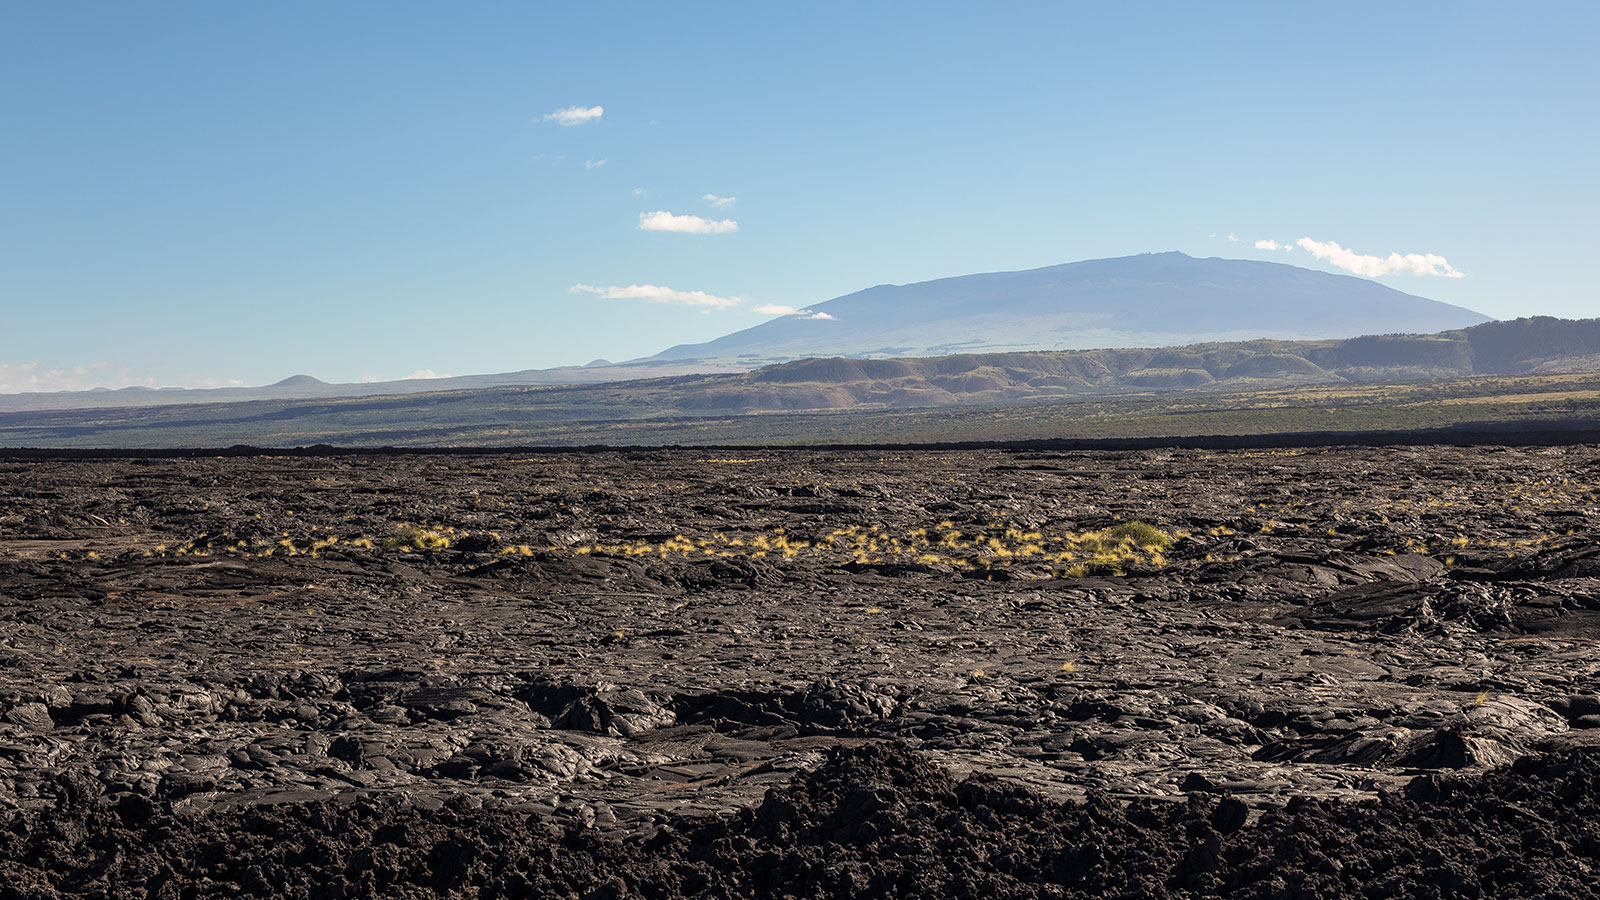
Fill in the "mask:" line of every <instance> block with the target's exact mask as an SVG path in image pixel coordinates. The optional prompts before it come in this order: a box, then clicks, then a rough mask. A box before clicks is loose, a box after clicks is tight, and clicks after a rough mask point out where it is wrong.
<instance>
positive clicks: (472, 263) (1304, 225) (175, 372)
mask: <svg viewBox="0 0 1600 900" xmlns="http://www.w3.org/2000/svg"><path fill="white" fill-rule="evenodd" d="M1597 24H1600V11H1596V10H1595V9H1593V8H1591V7H1587V6H1572V5H1561V4H1549V5H1532V6H1524V7H1517V8H1510V7H1504V6H1502V5H1497V4H1488V3H1465V4H1451V5H1439V6H1434V5H1429V6H1417V7H1407V8H1402V9H1400V10H1398V11H1397V10H1396V9H1395V8H1394V7H1392V6H1390V5H1386V4H1373V3H1368V4H1353V5H1348V6H1345V7H1341V8H1340V9H1339V11H1338V13H1337V15H1335V14H1331V13H1330V12H1329V11H1328V10H1327V9H1324V8H1304V9H1301V8H1295V7H1285V6H1283V5H1281V4H1241V5H1231V6H1229V7H1227V8H1224V9H1220V10H1219V9H1210V8H1205V9H1202V8H1198V7H1191V6H1189V5H1185V4H1152V5H1146V6H1141V7H1138V8H1127V7H1106V8H1092V9H1083V8H1070V7H1067V8H1063V7H1059V6H1056V5H1049V4H1016V5H1010V6H1006V7H1003V8H1001V9H998V10H996V9H985V10H982V11H979V10H975V9H971V8H962V7H955V6H949V7H944V6H940V7H916V8H913V9H910V10H909V11H908V10H906V9H901V8H892V7H857V6H853V5H852V6H846V5H842V4H834V5H829V4H822V5H811V6H808V7H806V8H805V9H803V10H794V11H790V10H774V9H762V8H752V9H740V8H733V9H727V8H717V9H710V8H696V9H689V10H684V9H678V8H672V9H667V8H660V7H655V6H650V5H633V4H610V5H606V6H603V7H593V6H589V7H583V8H581V9H580V8H576V7H574V8H569V9H560V10H555V11H551V10H547V9H543V8H535V7H525V6H521V5H515V4H503V5H502V4H488V5H482V6H474V7H470V8H464V9H458V8H446V7H443V6H428V5H411V6H406V7H394V6H392V5H387V4H378V3H350V4H342V5H339V6H337V7H327V6H325V5H321V4H310V3H293V2H292V3H284V4H275V5H272V6H270V7H218V6H214V5H209V4H203V3H188V2H184V3H179V2H159V3H152V4H148V5H142V6H139V7H117V6H102V7H95V8H92V9H91V8H88V7H82V6H68V5H33V6H27V7H20V8H17V9H14V10H12V11H11V13H10V15H9V16H8V18H7V28H6V29H5V31H4V34H3V35H0V50H3V52H0V72H3V73H4V74H5V75H6V76H7V81H8V83H10V84H13V85H18V86H22V87H21V88H20V89H18V90H15V91H13V92H12V93H11V94H10V95H9V96H8V97H7V100H6V106H5V112H6V115H5V117H4V120H3V124H0V129H3V130H4V134H5V137H6V138H7V139H6V140H5V142H4V146H5V150H4V151H0V152H4V154H5V157H4V159H5V162H6V165H5V166H3V167H0V185H3V190H4V192H5V196H6V197H7V209H8V213H9V214H8V215H6V216H5V217H4V218H3V219H0V223H3V224H0V229H3V230H0V246H3V248H4V249H0V260H3V265H0V302H3V304H4V308H5V310H6V319H7V323H8V326H9V327H7V328H6V329H5V330H4V331H3V332H0V334H3V335H4V337H0V392H6V393H13V392H18V391H28V390H79V389H87V388H91V387H97V386H99V387H108V388H120V387H126V386H150V387H155V386H169V385H170V386H181V387H214V386H228V385H235V384H237V385H262V384H271V383H273V382H276V381H278V380H280V379H282V378H284V377H286V376H289V375H293V374H297V373H306V374H310V375H313V376H315V377H317V378H320V379H322V380H324V381H328V382H357V381H363V380H392V379H399V378H405V377H417V376H421V377H426V376H428V375H469V374H482V373H491V372H506V371H517V370H523V369H533V368H550V367H557V366H566V365H583V364H585V363H587V362H589V361H590V360H593V359H595V358H597V357H603V358H606V359H612V360H624V359H630V358H637V357H644V356H649V355H651V354H653V353H656V352H659V351H661V350H664V349H666V348H667V347H669V346H672V345H675V344H689V343H698V342H704V341H708V340H711V339H713V338H716V337H719V336H722V335H725V334H728V333H731V332H734V331H738V330H740V329H743V328H747V327H750V326H752V325H755V324H758V323H760V322H762V321H765V320H768V319H771V318H773V317H777V316H784V315H795V314H803V313H804V311H805V310H806V309H807V308H808V307H809V306H810V305H813V304H816V303H819V302H822V301H825V300H828V299H831V298H834V297H838V296H842V295H845V294H848V293H851V292H853V291H857V290H860V289H863V288H866V287H869V286H872V285H878V284H908V283H915V282H922V281H929V280H933V279H937V278H942V277H948V276H957V275H967V274H973V273H981V272H996V271H1014V270H1023V269H1032V268H1037V267H1041V266H1049V265H1055V264H1060V263H1066V262H1072V261H1078V260H1088V259H1098V258H1105V257H1116V256H1128V255H1134V254H1138V253H1144V252H1160V251H1168V250H1177V251H1180V252H1183V253H1187V254H1189V255H1191V256H1195V257H1212V256H1218V257H1225V258H1239V259H1256V260H1269V261H1274V262H1282V263H1289V264H1293V265H1297V266H1303V267H1306V268H1310V269H1315V270H1319V271H1325V272H1336V273H1340V274H1349V275H1355V276H1359V277H1364V278H1370V279H1372V280H1375V281H1377V282H1379V283H1381V284H1383V285H1385V286H1387V287H1390V288H1394V289H1397V290H1400V291H1404V292H1406V293H1410V294H1415V295H1418V296H1422V297H1426V298H1429V299H1432V300H1438V301H1441V302H1444V303H1449V304H1454V305H1457V306H1462V307H1465V308H1468V309H1471V310H1475V311H1477V312H1480V313H1483V314H1485V315H1488V316H1491V317H1494V318H1514V317H1517V316H1521V315H1552V316H1562V317H1568V318H1581V317H1587V316H1593V315H1595V314H1596V309H1595V305H1594V302H1593V296H1594V292H1593V289H1592V287H1591V286H1590V283H1589V280H1588V279H1589V273H1588V272H1587V268H1588V257H1589V248H1590V247H1591V246H1592V245H1593V243H1594V238H1595V233H1594V225H1593V224H1592V219H1591V217H1590V215H1589V210H1591V209H1593V208H1594V207H1595V206H1596V203H1597V201H1600V179H1596V178H1595V177H1594V164H1593V162H1592V160H1591V158H1590V155H1591V148H1592V147H1593V146H1594V145H1595V143H1596V138H1597V137H1600V127H1597V124H1596V121H1595V116H1594V115H1593V114H1592V113H1590V114H1584V113H1582V110H1584V109H1591V108H1592V101H1591V99H1590V98H1589V97H1588V86H1589V85H1592V84H1594V83H1595V82H1596V76H1600V62H1597V60H1596V59H1595V58H1594V56H1593V54H1592V53H1590V52H1589V51H1588V48H1589V47H1590V46H1592V44H1593V43H1594V40H1595V38H1596V37H1600V28H1597V27H1596V26H1597Z"/></svg>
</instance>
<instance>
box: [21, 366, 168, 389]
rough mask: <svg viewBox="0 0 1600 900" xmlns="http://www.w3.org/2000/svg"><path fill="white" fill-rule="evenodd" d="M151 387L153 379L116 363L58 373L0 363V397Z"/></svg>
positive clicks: (61, 370) (68, 368)
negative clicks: (91, 389) (21, 394)
mask: <svg viewBox="0 0 1600 900" xmlns="http://www.w3.org/2000/svg"><path fill="white" fill-rule="evenodd" d="M155 386H156V381H155V379H154V378H149V377H144V376H139V375H135V374H133V372H132V371H131V370H130V369H128V368H127V367H126V366H120V365H117V364H116V363H108V362H100V363H90V364H88V365H83V366H68V367H66V368H61V369H47V368H45V367H44V366H42V365H40V364H39V363H36V362H29V363H0V393H3V394H18V393H22V392H24V391H86V390H89V389H90V388H97V387H103V388H125V387H155Z"/></svg>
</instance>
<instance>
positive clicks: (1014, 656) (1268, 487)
mask: <svg viewBox="0 0 1600 900" xmlns="http://www.w3.org/2000/svg"><path fill="white" fill-rule="evenodd" d="M0 484H4V485H5V491H4V494H3V495H0V622H3V626H0V897H52V896H63V895H86V896H104V897H146V896H153V897H190V896H206V897H209V896H238V895H255V896H303V897H322V896H400V897H404V896H437V895H443V896H452V897H456V896H459V897H472V896H478V897H494V896H558V897H567V896H570V897H632V896H637V897H680V896H725V897H783V896H794V897H811V896H873V895H888V896H907V897H912V896H953V897H966V896H970V897H1074V896H1085V897H1087V896H1152V897H1160V896H1218V895H1221V896H1241V897H1267V896H1308V897H1336V896H1372V897H1377V896H1417V897H1454V896H1463V897H1473V896H1486V897H1488V896H1493V897H1502V896H1592V895H1593V893H1594V890H1593V888H1592V886H1591V885H1592V883H1593V877H1594V876H1593V868H1594V866H1596V865H1597V864H1600V826H1596V825H1595V822H1596V821H1600V819H1597V817H1596V812H1597V810H1596V809H1595V806H1596V803H1595V798H1596V790H1595V788H1596V785H1595V778H1596V772H1597V768H1596V763H1597V762H1600V682H1597V672H1600V660H1597V659H1596V657H1595V652H1594V650H1595V641H1596V640H1597V639H1600V545H1597V544H1596V542H1595V537H1596V530H1597V527H1596V514H1597V510H1596V505H1595V504H1596V501H1597V499H1600V449H1597V448H1595V447H1589V446H1574V447H1555V448H1537V449H1528V448H1508V447H1480V448H1471V449H1454V448H1438V447H1431V448H1415V447H1388V448H1319V449H1305V450H1293V449H1290V450H1278V451H1268V452H1211V451H1139V452H1120V453H1119V452H1081V453H1045V452H1003V451H981V452H898V451H897V452H896V453H894V454H883V453H869V452H813V451H784V452H769V453H761V454H748V455H745V456H742V457H733V456H728V455H726V454H718V453H716V452H709V451H671V450H661V451H644V452H627V453H624V452H604V453H585V454H554V453H553V454H538V455H532V456H519V457H518V458H515V459H513V458H507V457H505V456H499V457H495V456H442V457H441V456H408V455H400V454H397V455H393V456H368V457H315V456H306V457H294V458H273V457H245V458H228V459H103V460H95V459H77V460H71V461H67V460H40V459H32V460H0ZM1135 522H1139V523H1147V524H1148V525H1150V526H1153V527H1154V529H1158V530H1159V532H1160V534H1156V533H1155V532H1154V531H1152V530H1151V529H1145V528H1142V527H1141V526H1138V525H1134V524H1133V523H1135Z"/></svg>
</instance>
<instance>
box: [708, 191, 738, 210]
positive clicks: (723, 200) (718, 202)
mask: <svg viewBox="0 0 1600 900" xmlns="http://www.w3.org/2000/svg"><path fill="white" fill-rule="evenodd" d="M700 199H701V200H704V201H705V202H707V203H709V204H711V205H712V206H715V207H716V208H717V209H727V208H728V207H730V206H732V205H733V204H734V203H736V202H738V200H739V198H738V197H718V196H717V195H716V194H706V195H705V196H704V197H701V198H700Z"/></svg>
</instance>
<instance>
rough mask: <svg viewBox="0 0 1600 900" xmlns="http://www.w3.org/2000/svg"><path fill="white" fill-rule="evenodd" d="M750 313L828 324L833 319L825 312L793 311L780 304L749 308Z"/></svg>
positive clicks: (793, 309) (792, 308)
mask: <svg viewBox="0 0 1600 900" xmlns="http://www.w3.org/2000/svg"><path fill="white" fill-rule="evenodd" d="M750 311H751V312H758V313H760V314H762V315H764V316H796V317H798V318H801V319H814V320H818V321H828V322H831V321H833V318H834V317H833V316H830V315H828V314H827V313H825V312H817V311H816V310H811V309H795V308H794V307H792V306H784V305H783V304H781V303H767V304H764V305H762V306H756V307H751V310H750Z"/></svg>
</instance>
